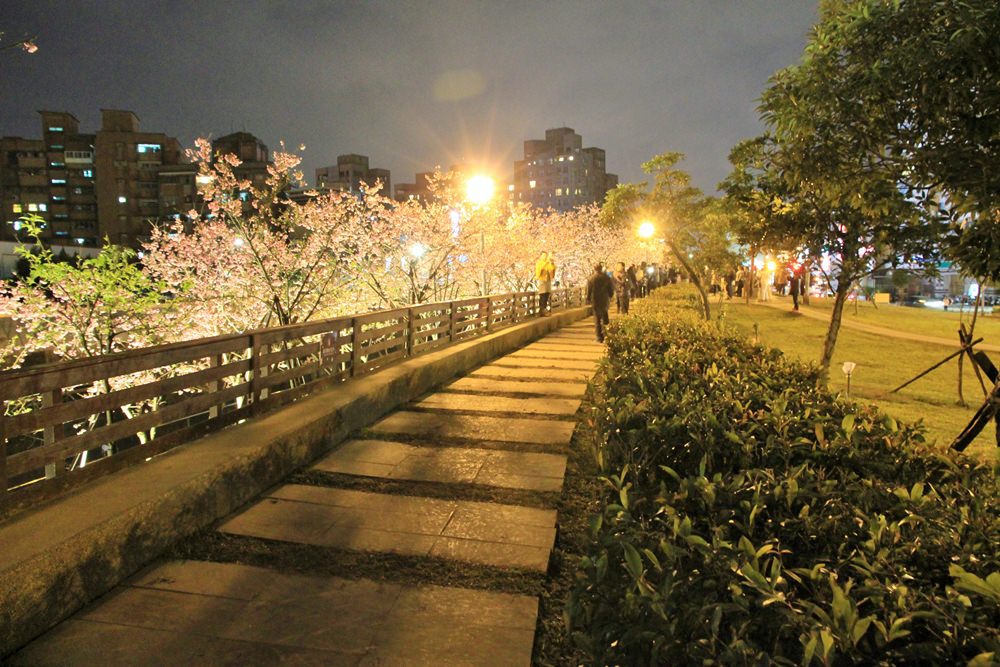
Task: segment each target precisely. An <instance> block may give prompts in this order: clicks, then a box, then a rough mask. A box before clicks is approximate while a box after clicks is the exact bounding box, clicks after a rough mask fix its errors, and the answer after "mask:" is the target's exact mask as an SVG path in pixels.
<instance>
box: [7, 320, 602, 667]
mask: <svg viewBox="0 0 1000 667" xmlns="http://www.w3.org/2000/svg"><path fill="white" fill-rule="evenodd" d="M588 312H589V309H588V308H575V309H571V310H568V311H564V312H557V313H553V314H552V315H551V316H549V317H546V318H538V319H532V320H530V321H528V322H525V323H521V324H517V325H514V326H511V327H508V328H505V329H502V330H500V331H498V332H496V333H492V334H489V335H487V336H483V337H481V338H475V339H472V340H470V341H468V342H465V343H460V344H458V345H454V346H450V347H448V348H445V349H443V350H440V351H437V352H433V353H430V354H426V355H422V356H420V357H416V358H414V359H408V360H406V361H404V362H402V363H399V364H396V365H394V366H392V367H390V368H387V369H385V370H383V371H380V372H377V373H374V374H372V375H370V376H367V377H365V378H364V379H363V380H358V381H355V382H348V383H345V384H343V385H339V386H336V387H333V388H331V389H328V390H325V391H322V392H320V393H317V394H315V395H312V396H309V397H307V398H304V399H302V400H301V401H299V402H297V403H294V404H292V405H290V406H288V407H286V408H284V409H281V410H278V411H276V412H274V413H271V414H269V415H266V416H263V417H260V418H258V419H254V420H252V421H250V422H248V423H244V424H241V425H238V426H234V427H232V428H229V429H225V430H223V431H219V432H217V433H213V434H211V435H209V436H207V437H205V438H202V439H200V440H198V441H195V442H193V443H190V444H187V445H182V446H180V447H177V448H175V449H173V450H171V451H169V452H167V453H166V454H163V455H162V456H158V457H156V458H155V459H153V460H152V461H150V462H149V463H148V464H146V465H140V466H136V467H133V468H130V469H128V470H126V471H123V472H121V473H117V474H114V475H110V476H106V477H102V478H100V479H98V480H95V481H94V482H93V483H91V484H89V485H86V486H83V487H81V488H80V489H78V490H76V491H74V492H73V493H71V494H69V495H67V496H65V497H62V498H60V499H56V500H53V501H51V502H50V503H48V504H46V505H43V506H41V507H39V508H37V509H35V510H30V511H27V512H24V513H22V514H19V515H16V516H14V517H13V518H11V519H10V520H8V521H6V522H5V523H2V524H0V553H2V554H3V559H2V562H0V657H3V656H6V655H8V654H10V653H11V652H13V651H14V650H16V649H18V648H19V647H21V646H23V645H24V644H26V643H28V642H29V641H30V640H32V639H34V638H35V637H36V636H38V635H40V634H41V633H43V632H44V631H46V630H47V629H49V628H51V627H52V626H54V625H55V624H56V623H58V622H59V621H61V620H63V619H65V618H66V617H68V616H69V615H70V614H72V613H73V612H75V611H77V610H78V609H80V608H81V607H83V606H84V605H85V604H87V603H88V602H90V601H91V600H94V599H96V598H97V597H99V596H101V595H103V594H104V593H106V592H108V591H109V590H111V589H112V588H113V587H114V586H116V585H117V584H118V583H119V582H121V581H123V580H124V579H126V578H127V577H129V576H130V575H132V574H134V573H135V572H137V571H138V570H139V569H140V568H142V567H143V566H145V565H146V564H148V563H150V562H151V561H153V560H154V559H156V558H157V557H158V556H160V555H161V554H162V553H163V552H164V551H165V550H166V549H167V548H169V547H170V546H171V545H172V544H173V543H175V542H176V541H177V540H179V539H181V538H183V537H185V536H187V535H190V534H191V533H193V532H195V531H197V530H200V529H202V528H204V527H206V526H208V525H211V524H212V523H213V522H214V521H216V520H217V519H220V518H222V517H224V516H226V515H228V514H229V513H231V512H232V511H234V510H235V509H237V508H238V507H240V506H241V505H243V504H245V503H246V502H247V501H249V500H250V499H252V498H253V497H254V496H256V495H257V494H259V493H261V492H262V491H264V490H265V489H267V488H269V487H271V486H273V485H274V484H276V483H278V482H279V481H280V480H281V479H282V478H284V477H285V476H286V475H288V474H289V473H290V472H292V471H293V470H295V469H296V468H299V467H301V466H303V465H305V464H307V463H309V462H311V461H313V460H314V459H316V458H317V457H318V456H320V455H321V454H324V453H325V452H327V451H328V450H330V449H331V448H332V447H333V446H334V445H336V444H338V443H340V442H341V441H343V440H344V439H345V438H346V437H347V436H348V435H349V434H350V433H351V432H352V431H355V430H357V429H358V428H361V427H364V426H368V425H370V424H372V423H373V422H375V421H376V420H377V419H379V418H380V417H382V416H383V415H385V414H387V413H388V412H390V411H392V410H394V409H395V408H397V407H399V406H400V405H402V404H404V403H406V402H408V401H410V400H413V399H415V398H417V397H418V396H420V395H422V394H424V393H426V392H427V391H429V390H430V389H432V388H434V387H436V386H438V385H440V384H443V383H444V382H446V381H448V380H450V379H451V378H453V377H455V376H457V375H460V374H462V373H465V372H467V371H469V370H471V369H472V368H474V367H476V366H478V365H480V364H482V363H484V362H487V361H489V360H491V359H493V358H495V357H497V356H499V355H501V354H503V353H505V352H508V351H510V350H512V349H514V348H517V347H520V346H522V345H524V344H525V343H528V342H530V341H532V340H534V339H536V338H538V337H540V336H541V335H543V334H545V333H548V332H550V331H553V330H555V329H558V328H561V327H562V326H565V325H567V324H570V323H572V322H575V321H577V320H580V319H582V318H583V317H585V316H586V315H587V314H588Z"/></svg>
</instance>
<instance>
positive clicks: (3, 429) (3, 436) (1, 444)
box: [0, 401, 8, 517]
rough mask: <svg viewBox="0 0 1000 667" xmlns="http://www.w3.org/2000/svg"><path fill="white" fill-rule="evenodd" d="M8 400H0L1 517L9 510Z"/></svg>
mask: <svg viewBox="0 0 1000 667" xmlns="http://www.w3.org/2000/svg"><path fill="white" fill-rule="evenodd" d="M7 486H8V485H7V401H0V517H2V516H4V514H6V512H7Z"/></svg>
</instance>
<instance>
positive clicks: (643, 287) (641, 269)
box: [535, 250, 681, 343]
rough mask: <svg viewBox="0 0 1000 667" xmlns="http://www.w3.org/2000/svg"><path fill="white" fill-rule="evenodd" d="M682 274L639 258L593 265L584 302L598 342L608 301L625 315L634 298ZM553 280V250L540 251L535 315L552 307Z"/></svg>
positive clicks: (601, 334)
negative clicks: (613, 264) (591, 313)
mask: <svg viewBox="0 0 1000 667" xmlns="http://www.w3.org/2000/svg"><path fill="white" fill-rule="evenodd" d="M680 277H681V274H680V272H679V271H677V270H676V269H675V268H673V267H663V266H660V265H659V264H656V263H647V262H640V263H639V264H634V263H633V264H631V265H630V266H626V265H625V262H618V265H617V266H616V267H615V269H614V270H609V269H606V268H605V267H604V265H603V264H596V265H595V266H594V273H593V275H592V276H591V277H590V279H589V280H588V282H587V303H588V304H589V305H591V306H592V307H593V309H594V319H595V334H596V339H597V341H598V342H599V343H603V342H604V325H606V324H607V323H608V322H609V319H610V309H611V303H612V302H614V304H615V312H617V313H620V314H623V315H627V314H628V310H629V304H630V303H631V302H632V300H633V299H637V298H640V297H644V296H646V295H647V294H649V293H650V292H651V291H652V290H654V289H656V288H657V287H659V286H660V285H666V284H668V283H675V282H677V281H678V280H679V279H680ZM558 285H559V282H558V281H557V280H556V261H555V253H553V252H552V251H550V250H545V251H542V252H541V253H540V254H539V255H538V259H537V260H536V261H535V291H537V292H538V316H539V317H546V316H548V315H549V313H550V311H551V305H550V302H551V296H552V289H553V287H558Z"/></svg>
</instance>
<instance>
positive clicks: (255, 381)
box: [250, 334, 264, 414]
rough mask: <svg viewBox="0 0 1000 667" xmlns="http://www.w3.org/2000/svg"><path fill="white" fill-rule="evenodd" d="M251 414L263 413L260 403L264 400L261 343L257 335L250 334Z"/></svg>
mask: <svg viewBox="0 0 1000 667" xmlns="http://www.w3.org/2000/svg"><path fill="white" fill-rule="evenodd" d="M250 372H251V377H250V412H251V413H252V414H259V413H260V411H261V405H260V402H261V401H262V400H264V398H263V396H261V391H262V389H261V386H260V385H261V380H262V379H263V378H262V377H261V374H262V372H263V371H262V364H261V359H260V342H259V341H258V339H257V334H250Z"/></svg>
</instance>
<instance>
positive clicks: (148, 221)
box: [94, 109, 182, 247]
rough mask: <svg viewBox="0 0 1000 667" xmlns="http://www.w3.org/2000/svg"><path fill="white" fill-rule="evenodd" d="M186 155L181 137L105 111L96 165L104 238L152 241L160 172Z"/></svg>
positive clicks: (122, 241)
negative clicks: (144, 129) (145, 128)
mask: <svg viewBox="0 0 1000 667" xmlns="http://www.w3.org/2000/svg"><path fill="white" fill-rule="evenodd" d="M181 155H182V152H181V146H180V143H179V142H178V141H177V139H175V138H173V137H170V136H167V135H166V134H164V133H162V132H142V131H140V130H139V117H138V116H136V115H135V114H134V113H132V112H131V111H122V110H117V109H101V129H100V130H98V132H97V134H96V136H95V139H94V166H95V175H96V189H97V219H98V228H99V231H100V234H101V236H102V237H106V238H107V239H108V240H109V241H110V242H111V243H117V244H119V245H124V246H130V247H138V246H139V245H140V244H141V243H142V242H143V241H145V240H147V239H148V238H149V232H150V229H151V225H152V224H153V223H154V222H155V221H156V220H157V219H158V218H159V215H160V186H159V181H158V174H159V171H160V169H161V168H162V167H163V166H164V165H176V164H178V163H180V161H181Z"/></svg>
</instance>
